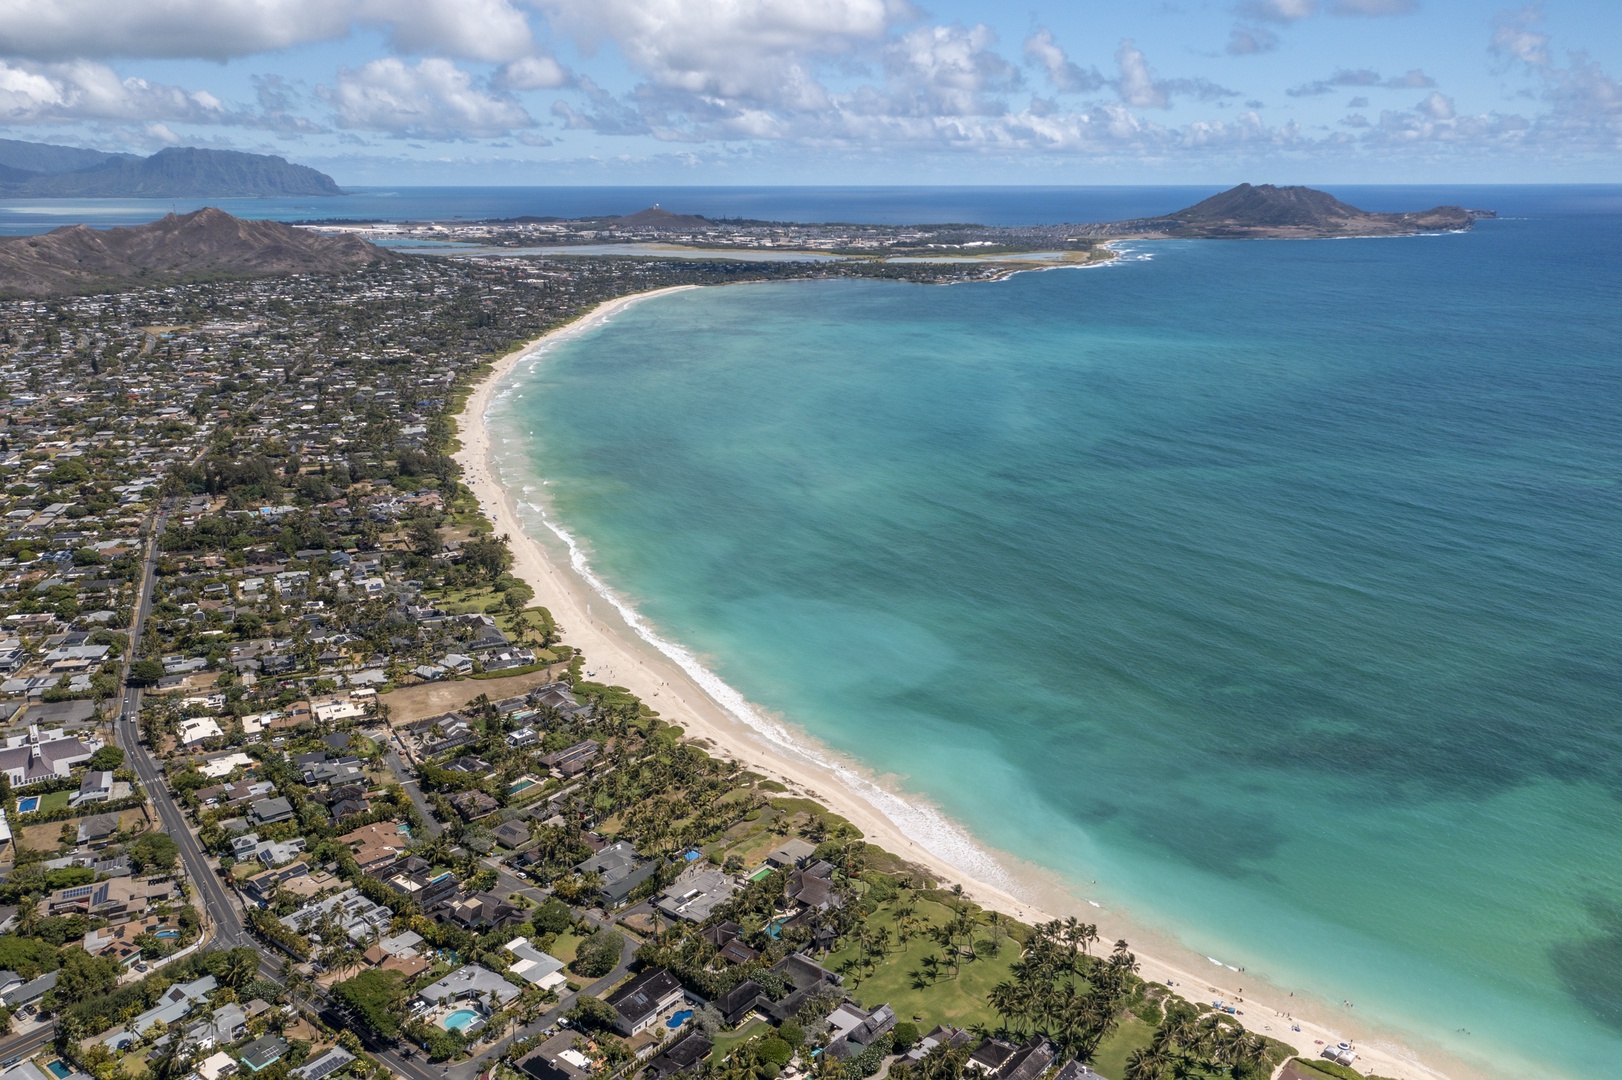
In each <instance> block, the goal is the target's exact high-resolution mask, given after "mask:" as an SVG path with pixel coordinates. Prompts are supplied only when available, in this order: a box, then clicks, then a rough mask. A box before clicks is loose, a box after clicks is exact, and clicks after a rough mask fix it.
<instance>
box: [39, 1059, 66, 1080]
mask: <svg viewBox="0 0 1622 1080" xmlns="http://www.w3.org/2000/svg"><path fill="white" fill-rule="evenodd" d="M45 1067H46V1068H47V1069H49V1070H50V1071H51V1075H52V1076H55V1077H57V1078H58V1080H62V1078H64V1077H68V1076H71V1075H73V1070H72V1069H70V1068H68V1065H67V1062H65V1061H63V1060H62V1059H60V1058H58V1059H57V1060H55V1061H53V1062H51V1063H50V1064H49V1065H47V1066H45Z"/></svg>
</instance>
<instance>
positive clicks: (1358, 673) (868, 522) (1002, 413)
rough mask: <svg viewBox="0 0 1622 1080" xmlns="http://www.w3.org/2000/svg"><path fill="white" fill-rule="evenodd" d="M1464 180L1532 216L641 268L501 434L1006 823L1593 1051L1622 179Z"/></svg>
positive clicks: (721, 663) (735, 658)
mask: <svg viewBox="0 0 1622 1080" xmlns="http://www.w3.org/2000/svg"><path fill="white" fill-rule="evenodd" d="M1337 193H1340V194H1343V196H1347V197H1349V198H1350V201H1353V202H1357V201H1359V199H1358V197H1357V194H1358V193H1356V192H1352V193H1350V194H1349V195H1347V193H1345V192H1339V191H1337ZM1154 197H1158V196H1157V195H1154V194H1151V196H1149V197H1148V198H1154ZM1376 197H1377V198H1378V200H1381V201H1385V200H1389V201H1385V202H1384V205H1386V206H1394V207H1399V208H1412V207H1414V206H1419V205H1430V204H1433V203H1437V202H1443V201H1456V200H1458V199H1459V198H1460V193H1458V192H1440V191H1438V190H1437V189H1423V190H1418V191H1415V190H1408V191H1404V190H1399V189H1380V191H1378V192H1366V193H1365V197H1364V199H1363V201H1364V202H1365V203H1367V204H1369V205H1375V206H1379V205H1381V202H1380V201H1377V200H1376ZM962 198H964V199H970V198H971V196H969V195H962ZM988 198H989V197H988ZM1107 198H1109V199H1119V200H1121V204H1122V205H1124V204H1125V203H1128V202H1131V199H1132V198H1133V197H1131V196H1127V195H1116V194H1110V195H1108V196H1107ZM993 201H994V200H993ZM1146 201H1147V200H1146ZM1462 201H1466V202H1468V203H1470V204H1474V205H1485V206H1489V207H1494V208H1496V209H1498V210H1499V211H1500V212H1502V213H1504V214H1505V215H1506V216H1505V218H1504V219H1502V220H1498V221H1489V222H1483V223H1482V224H1481V225H1480V226H1479V227H1478V228H1477V229H1476V230H1475V231H1473V232H1471V233H1468V234H1463V235H1450V236H1434V237H1419V238H1412V239H1401V240H1354V241H1324V242H1182V243H1158V244H1133V245H1130V246H1131V247H1132V248H1133V249H1134V256H1133V258H1131V259H1128V260H1123V261H1122V262H1120V263H1118V264H1116V265H1113V266H1110V267H1107V268H1103V269H1088V270H1066V271H1052V272H1045V273H1028V274H1021V275H1018V276H1016V277H1014V278H1012V279H1010V280H1007V281H1004V282H1000V283H996V284H976V285H965V286H954V287H950V288H932V287H922V286H910V285H902V284H890V283H873V282H822V283H786V284H771V285H759V286H740V287H733V288H726V289H713V290H702V291H695V292H685V293H680V294H675V295H671V296H667V297H661V298H656V299H654V300H650V301H648V302H646V303H644V304H642V305H640V306H637V307H634V308H632V309H631V310H629V311H627V312H625V313H623V314H621V315H619V316H617V317H616V318H615V319H613V320H612V321H611V322H610V323H609V324H608V325H607V326H605V327H603V328H601V329H598V330H595V331H592V332H590V333H588V334H585V335H582V336H581V337H579V338H577V339H575V340H572V341H570V342H567V343H566V344H564V345H562V346H560V347H558V348H557V349H556V350H555V351H553V352H552V353H551V354H550V356H549V357H548V358H547V359H546V360H545V361H544V362H542V363H540V364H538V365H536V366H535V367H534V368H533V369H532V370H529V369H526V370H528V373H527V374H524V375H522V376H520V383H521V385H520V386H519V387H518V390H517V392H516V393H515V394H513V395H509V396H508V397H506V398H504V399H503V400H502V402H501V403H500V404H498V406H497V407H496V411H495V414H494V416H493V419H494V421H495V422H496V423H497V424H498V425H500V426H502V427H503V428H504V429H505V430H507V431H508V432H510V433H511V438H510V445H511V446H512V447H513V451H512V452H513V456H512V457H511V458H510V459H509V460H508V461H507V463H506V465H505V466H504V468H505V470H506V474H507V478H508V479H509V480H510V481H512V482H514V483H520V482H526V481H527V482H530V483H534V482H538V480H539V478H542V477H544V478H546V479H547V480H548V481H549V482H550V485H551V486H550V487H549V488H548V489H547V491H548V493H549V496H550V501H551V504H552V506H551V509H552V512H553V513H554V514H555V516H556V517H557V519H558V520H560V521H561V522H562V523H563V524H564V525H565V526H566V527H567V528H568V529H569V530H571V531H572V532H573V533H575V534H576V535H578V536H579V537H581V538H583V540H584V541H585V542H586V543H587V544H588V545H589V549H590V558H591V561H592V564H593V566H594V568H595V569H596V570H597V571H598V572H599V573H600V574H601V575H602V576H603V577H604V578H606V579H607V580H608V581H609V582H610V583H611V584H612V585H613V586H614V587H615V588H616V589H617V590H619V591H620V592H621V593H622V594H623V595H624V596H626V597H628V598H629V599H630V600H632V601H633V602H634V603H635V604H636V605H637V607H638V608H639V609H640V610H641V612H642V613H643V614H645V615H646V616H647V617H649V619H651V621H652V622H653V623H654V624H656V625H657V626H658V627H659V628H660V630H661V631H662V632H663V633H665V634H666V635H668V636H669V637H671V638H673V639H675V640H677V641H679V642H682V643H684V644H685V645H687V646H689V647H691V648H692V649H694V650H695V651H697V652H699V653H700V654H701V655H702V656H704V657H705V660H706V662H707V663H708V664H709V665H710V666H711V667H712V668H713V670H714V671H715V672H716V673H717V674H719V675H720V676H721V677H723V678H724V679H725V680H726V681H727V682H728V683H730V684H731V685H732V686H734V687H736V688H738V689H739V690H740V691H741V692H743V693H744V694H745V695H747V696H748V697H749V698H750V699H751V700H753V701H755V702H757V703H759V704H760V705H762V706H764V707H765V708H767V709H769V710H773V711H775V712H777V713H780V714H781V715H782V716H783V717H784V718H786V719H788V720H789V721H791V722H793V723H794V724H796V725H798V726H800V727H802V728H803V729H805V730H806V731H808V732H810V733H812V734H813V735H815V736H816V737H817V738H819V739H821V740H823V741H824V742H825V743H827V744H828V745H830V746H832V747H834V748H836V749H838V750H841V751H844V752H846V753H848V754H850V755H852V756H854V757H856V758H858V759H860V760H861V761H863V762H865V763H867V764H868V765H869V766H870V767H871V768H872V769H873V770H875V771H876V772H877V773H880V774H886V773H887V774H894V775H895V776H896V777H898V778H899V783H900V784H901V785H902V786H903V787H904V788H905V789H907V790H910V791H912V792H916V793H920V794H922V795H923V796H925V797H927V798H928V799H929V800H931V801H933V802H934V803H935V804H936V805H938V806H939V807H940V808H941V809H942V810H944V811H945V812H946V813H947V814H949V815H950V816H951V817H952V818H954V819H955V820H957V821H959V822H961V823H963V824H964V825H966V826H967V827H968V828H970V829H971V830H972V831H973V832H974V834H975V835H976V836H978V837H980V838H981V839H983V840H984V841H985V842H986V843H988V844H991V845H993V846H995V847H997V848H999V849H1002V850H1005V851H1008V852H1011V853H1013V854H1015V855H1017V856H1020V857H1023V858H1026V859H1029V860H1032V861H1034V862H1036V863H1039V864H1041V865H1044V866H1047V867H1050V868H1052V869H1053V870H1055V871H1057V872H1058V873H1060V874H1062V875H1064V876H1065V878H1066V879H1067V880H1069V881H1071V882H1073V883H1074V884H1075V887H1076V889H1077V891H1078V893H1082V894H1085V895H1087V896H1090V897H1093V898H1096V899H1097V900H1099V901H1100V902H1102V903H1104V904H1105V906H1106V907H1108V908H1110V909H1113V910H1116V911H1121V912H1125V913H1127V914H1129V915H1130V916H1131V917H1132V918H1133V919H1135V920H1137V921H1138V922H1139V923H1141V924H1146V925H1152V926H1154V927H1156V928H1158V929H1161V930H1163V931H1164V932H1166V933H1168V934H1170V935H1172V936H1175V937H1176V938H1177V939H1179V940H1180V941H1182V942H1183V943H1184V944H1186V945H1187V946H1188V947H1190V948H1192V949H1195V950H1197V951H1198V952H1200V953H1202V954H1205V955H1208V956H1211V957H1215V958H1218V959H1221V960H1223V961H1224V962H1226V963H1229V964H1235V965H1242V966H1244V967H1246V969H1247V970H1248V971H1250V972H1255V973H1257V974H1260V975H1265V976H1266V977H1267V978H1268V979H1270V980H1271V981H1273V982H1274V983H1276V984H1278V985H1280V986H1283V987H1286V988H1291V989H1296V990H1298V991H1303V992H1310V993H1313V994H1315V995H1317V996H1318V997H1320V998H1323V999H1325V1000H1328V1001H1331V1002H1340V1001H1342V1000H1345V999H1350V1000H1353V1001H1355V1002H1356V1003H1357V1009H1356V1013H1355V1015H1356V1016H1357V1017H1363V1018H1367V1020H1368V1021H1370V1022H1374V1023H1378V1024H1380V1025H1382V1026H1389V1027H1395V1028H1400V1029H1403V1030H1405V1031H1408V1032H1412V1033H1415V1034H1417V1035H1418V1036H1420V1037H1421V1038H1422V1039H1428V1040H1434V1041H1435V1042H1437V1043H1440V1044H1443V1045H1444V1046H1445V1047H1446V1048H1447V1049H1449V1050H1451V1051H1453V1052H1455V1053H1457V1054H1459V1055H1462V1056H1465V1057H1468V1058H1471V1059H1474V1060H1476V1061H1480V1062H1484V1063H1486V1065H1487V1066H1488V1067H1490V1068H1491V1069H1492V1071H1496V1072H1500V1073H1503V1074H1505V1075H1510V1074H1515V1075H1538V1076H1567V1077H1579V1076H1581V1077H1592V1076H1599V1075H1613V1074H1614V1071H1615V1062H1616V1061H1618V1060H1622V724H1619V723H1618V714H1619V702H1622V668H1619V666H1618V660H1619V657H1622V550H1619V548H1618V538H1619V537H1622V439H1619V438H1618V433H1619V432H1622V345H1619V344H1618V343H1619V341H1622V335H1619V331H1622V314H1619V313H1622V304H1619V302H1618V301H1619V298H1622V260H1618V258H1617V255H1616V252H1617V251H1618V250H1622V190H1619V189H1616V188H1611V189H1593V188H1590V189H1571V188H1563V189H1527V188H1519V189H1498V190H1485V189H1476V190H1471V191H1467V192H1463V193H1462ZM968 205H972V203H969V204H968ZM1024 207H1025V204H1021V205H1020V206H1017V207H1015V208H1013V209H1012V210H1009V209H1008V208H1007V207H1004V209H1005V210H1006V211H1007V212H1008V213H1009V214H1010V215H1015V214H1016V213H1022V212H1023V210H1024ZM1134 212H1135V211H1134ZM832 216H837V215H832ZM963 216H978V217H980V218H981V219H989V218H990V215H987V214H979V215H969V214H965V215H963ZM1111 216H1113V215H1111ZM1094 881H1096V882H1097V884H1096V885H1093V884H1092V883H1093V882H1094ZM1461 1028H1464V1029H1468V1030H1469V1031H1470V1032H1472V1033H1473V1034H1471V1035H1469V1036H1464V1035H1461V1034H1458V1029H1461ZM1523 1062H1533V1063H1535V1064H1533V1065H1532V1066H1530V1069H1531V1071H1529V1072H1528V1071H1524V1070H1521V1069H1520V1066H1521V1063H1523Z"/></svg>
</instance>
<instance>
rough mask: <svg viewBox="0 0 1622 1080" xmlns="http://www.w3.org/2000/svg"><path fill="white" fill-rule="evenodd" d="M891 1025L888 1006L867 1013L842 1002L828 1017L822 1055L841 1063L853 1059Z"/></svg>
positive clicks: (893, 1012)
mask: <svg viewBox="0 0 1622 1080" xmlns="http://www.w3.org/2000/svg"><path fill="white" fill-rule="evenodd" d="M895 1024H896V1015H895V1010H893V1009H891V1008H890V1006H888V1005H880V1006H879V1007H878V1008H876V1009H874V1010H873V1011H872V1012H868V1011H867V1010H866V1009H864V1008H862V1007H861V1006H860V1005H857V1004H856V1003H855V1002H851V1001H846V1002H844V1003H842V1004H841V1005H840V1006H839V1007H838V1008H836V1009H834V1011H833V1012H831V1013H829V1014H828V1029H829V1030H828V1046H827V1049H826V1050H824V1051H823V1052H824V1053H826V1054H828V1055H830V1056H831V1057H833V1058H834V1059H836V1060H841V1061H843V1060H846V1059H849V1058H853V1057H856V1056H857V1055H859V1054H860V1053H861V1052H862V1051H863V1050H866V1049H867V1048H868V1046H869V1045H871V1044H872V1042H873V1040H875V1039H877V1038H878V1037H879V1036H880V1035H883V1034H884V1033H885V1032H887V1031H889V1030H890V1029H891V1028H893V1027H895Z"/></svg>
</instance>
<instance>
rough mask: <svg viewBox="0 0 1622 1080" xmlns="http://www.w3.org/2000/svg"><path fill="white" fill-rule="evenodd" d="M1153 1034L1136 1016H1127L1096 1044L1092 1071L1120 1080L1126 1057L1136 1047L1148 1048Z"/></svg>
mask: <svg viewBox="0 0 1622 1080" xmlns="http://www.w3.org/2000/svg"><path fill="white" fill-rule="evenodd" d="M1154 1033H1155V1029H1154V1028H1152V1027H1150V1026H1149V1025H1148V1024H1146V1023H1144V1022H1143V1021H1142V1020H1139V1019H1138V1018H1137V1017H1136V1016H1128V1017H1127V1018H1126V1019H1125V1020H1123V1021H1121V1024H1120V1026H1119V1027H1117V1028H1116V1029H1115V1030H1114V1031H1112V1032H1110V1033H1109V1035H1108V1037H1107V1038H1105V1039H1104V1041H1103V1042H1101V1043H1099V1044H1098V1052H1097V1053H1096V1054H1094V1055H1093V1070H1094V1071H1095V1072H1097V1073H1098V1074H1099V1075H1101V1076H1107V1077H1109V1078H1110V1080H1121V1077H1123V1076H1125V1075H1126V1059H1127V1057H1129V1056H1130V1055H1131V1053H1132V1051H1134V1050H1136V1049H1137V1048H1138V1047H1140V1046H1148V1045H1149V1041H1150V1040H1151V1039H1152V1038H1153V1037H1154Z"/></svg>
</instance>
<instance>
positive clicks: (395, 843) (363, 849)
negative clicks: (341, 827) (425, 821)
mask: <svg viewBox="0 0 1622 1080" xmlns="http://www.w3.org/2000/svg"><path fill="white" fill-rule="evenodd" d="M338 842H339V843H340V844H347V845H348V846H349V850H350V851H351V852H352V853H353V854H354V856H355V862H356V863H357V864H358V865H359V866H360V870H361V873H363V874H372V873H376V872H377V871H378V870H381V869H383V868H384V867H385V866H392V865H393V864H394V863H395V862H396V861H397V860H398V859H399V858H400V856H401V855H402V854H404V853H405V850H406V843H405V842H406V837H405V835H404V834H403V833H401V832H400V823H399V822H398V821H380V822H377V823H376V824H373V825H362V826H361V827H360V828H358V829H354V830H352V831H350V832H346V833H344V834H343V835H342V836H340V837H338Z"/></svg>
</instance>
